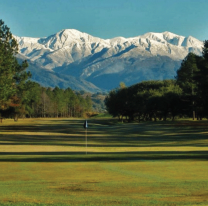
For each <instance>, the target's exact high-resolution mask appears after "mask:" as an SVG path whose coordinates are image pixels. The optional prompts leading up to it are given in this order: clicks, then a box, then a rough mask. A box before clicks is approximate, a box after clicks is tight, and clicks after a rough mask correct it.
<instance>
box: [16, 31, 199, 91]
mask: <svg viewBox="0 0 208 206" xmlns="http://www.w3.org/2000/svg"><path fill="white" fill-rule="evenodd" d="M16 39H17V41H18V43H19V54H20V55H21V56H22V57H24V58H26V59H28V60H29V61H30V62H32V65H33V69H31V71H32V73H37V75H38V76H39V74H40V75H42V74H43V73H44V72H45V73H47V72H48V74H50V75H48V77H47V75H45V76H46V78H41V77H39V80H37V79H36V81H38V82H39V83H41V84H45V85H48V84H46V82H50V79H51V78H52V77H51V76H52V75H54V76H56V77H58V78H59V80H57V81H56V82H54V84H57V86H60V87H65V86H66V84H59V83H58V81H61V80H63V79H64V77H65V80H64V82H65V83H66V82H68V81H72V80H70V79H71V78H72V77H73V78H75V79H76V80H77V82H76V81H75V82H74V83H73V84H75V85H76V84H77V85H78V82H80V81H85V85H88V86H89V87H88V91H90V87H93V88H94V89H92V90H94V91H95V90H97V89H98V90H99V88H101V89H102V90H109V89H113V88H115V87H117V86H118V85H119V82H121V81H123V82H125V83H126V85H132V84H134V83H137V82H140V81H142V80H151V79H152V80H153V79H170V78H174V76H175V75H176V71H177V69H178V68H179V67H180V63H181V60H182V59H184V57H185V56H186V55H187V54H188V53H189V52H194V53H196V54H197V55H201V51H202V46H203V42H201V41H199V40H197V39H196V38H194V37H191V36H189V37H184V36H179V35H176V34H173V33H170V32H163V33H147V34H144V35H141V36H137V37H132V38H124V37H116V38H113V39H101V38H97V37H93V36H91V35H89V34H86V33H82V32H80V31H77V30H74V29H65V30H62V31H60V32H58V33H56V34H54V35H51V36H49V37H45V38H29V37H16ZM37 71H40V72H37ZM41 71H44V72H41ZM66 77H70V78H69V79H67V78H66ZM33 78H34V75H33ZM52 79H53V78H52ZM81 87H82V88H83V89H86V88H87V87H86V86H81ZM85 87H86V88H85ZM77 89H79V88H78V87H77Z"/></svg>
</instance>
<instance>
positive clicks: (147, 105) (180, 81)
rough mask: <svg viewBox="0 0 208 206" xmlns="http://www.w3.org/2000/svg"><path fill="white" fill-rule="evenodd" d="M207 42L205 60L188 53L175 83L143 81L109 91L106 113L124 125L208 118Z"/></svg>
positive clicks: (121, 84) (207, 44) (203, 53)
mask: <svg viewBox="0 0 208 206" xmlns="http://www.w3.org/2000/svg"><path fill="white" fill-rule="evenodd" d="M207 88H208V41H207V40H205V41H204V47H203V49H202V56H197V55H195V54H194V53H189V54H188V55H187V56H186V57H185V59H184V60H183V61H182V63H181V67H180V68H179V70H178V71H177V74H176V77H175V79H174V80H163V81H144V82H141V83H138V84H135V85H132V86H130V87H126V86H125V84H124V83H122V82H121V83H120V87H119V88H116V89H114V90H112V91H110V93H109V95H108V96H107V98H106V100H105V104H106V107H107V110H108V112H109V113H110V114H112V115H113V116H114V117H116V116H117V117H118V118H119V119H121V120H122V121H123V117H126V119H128V121H132V120H138V121H147V120H149V121H153V120H154V121H157V120H164V121H165V120H166V119H167V118H170V119H172V120H174V119H175V117H192V118H193V119H194V120H195V119H198V120H201V119H202V118H207V117H208V91H207Z"/></svg>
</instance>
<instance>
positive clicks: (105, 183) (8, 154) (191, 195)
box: [0, 119, 208, 206]
mask: <svg viewBox="0 0 208 206" xmlns="http://www.w3.org/2000/svg"><path fill="white" fill-rule="evenodd" d="M83 123H84V120H80V119H25V120H19V121H18V122H13V121H12V120H5V121H4V122H3V123H2V124H1V125H0V205H7V206H13V205H18V206H22V205H28V206H30V205H41V206H42V205H208V175H207V174H208V173H207V171H208V164H207V160H208V153H207V151H208V122H206V121H202V122H193V121H176V122H152V123H140V124H138V123H129V124H118V123H117V121H116V120H115V119H94V120H93V119H90V120H88V126H89V128H88V130H87V139H88V144H87V147H86V141H85V140H86V139H85V138H86V131H85V130H84V129H83ZM86 152H87V154H86Z"/></svg>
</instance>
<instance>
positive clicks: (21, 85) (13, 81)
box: [0, 20, 30, 111]
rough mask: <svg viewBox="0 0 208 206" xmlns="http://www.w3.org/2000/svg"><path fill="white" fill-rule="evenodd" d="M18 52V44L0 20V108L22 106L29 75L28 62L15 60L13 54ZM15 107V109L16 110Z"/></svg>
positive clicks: (17, 107)
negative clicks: (26, 70)
mask: <svg viewBox="0 0 208 206" xmlns="http://www.w3.org/2000/svg"><path fill="white" fill-rule="evenodd" d="M17 52H18V45H17V42H16V40H15V39H14V38H13V36H12V33H11V32H10V29H9V28H8V27H7V26H6V25H5V24H4V22H3V21H2V20H0V110H1V111H2V110H6V109H8V110H11V109H10V107H15V108H16V109H17V110H18V109H19V108H21V106H22V99H23V96H24V89H25V82H26V80H27V79H28V77H30V73H29V72H25V69H26V68H27V66H28V64H27V61H23V62H22V64H19V63H18V62H17V59H16V58H15V54H17ZM16 109H15V110H16Z"/></svg>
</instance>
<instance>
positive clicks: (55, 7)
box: [0, 0, 208, 41]
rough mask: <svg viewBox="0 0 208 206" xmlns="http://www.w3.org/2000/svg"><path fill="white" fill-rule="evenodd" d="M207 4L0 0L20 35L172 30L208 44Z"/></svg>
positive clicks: (186, 0) (1, 11)
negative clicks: (65, 31)
mask: <svg viewBox="0 0 208 206" xmlns="http://www.w3.org/2000/svg"><path fill="white" fill-rule="evenodd" d="M207 11H208V0H0V19H2V20H3V21H4V22H5V24H6V25H7V26H8V27H9V28H10V29H11V32H12V33H13V34H14V35H17V36H27V37H47V36H49V35H52V34H55V33H57V32H59V31H60V30H62V29H77V30H79V31H81V32H85V33H88V34H90V35H92V36H96V37H100V38H103V39H110V38H113V37H118V36H123V37H126V38H128V37H135V36H139V35H143V34H145V33H147V32H164V31H169V32H172V33H175V34H178V35H182V36H193V37H195V38H197V39H199V40H202V41H204V40H208V15H207V14H208V13H207Z"/></svg>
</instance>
